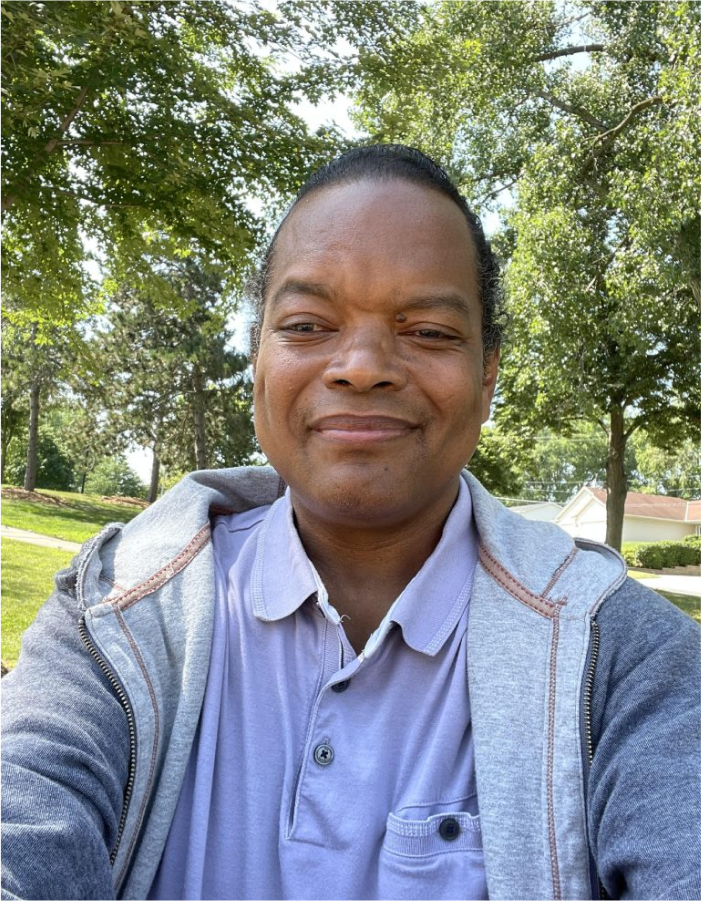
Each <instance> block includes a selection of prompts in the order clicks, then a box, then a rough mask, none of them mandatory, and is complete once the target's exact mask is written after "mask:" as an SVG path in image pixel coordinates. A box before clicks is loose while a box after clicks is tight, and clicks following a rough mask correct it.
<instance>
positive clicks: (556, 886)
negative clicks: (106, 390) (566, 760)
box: [545, 609, 562, 899]
mask: <svg viewBox="0 0 701 901" xmlns="http://www.w3.org/2000/svg"><path fill="white" fill-rule="evenodd" d="M559 613H560V611H559V609H558V610H557V611H556V612H555V615H554V616H553V636H552V644H551V646H550V696H549V698H548V751H547V758H546V759H547V764H546V776H545V778H546V798H547V805H548V839H549V841H550V871H551V873H552V878H553V898H556V899H557V898H561V897H562V887H561V885H560V868H559V865H558V860H557V837H556V835H555V809H554V806H553V766H554V756H555V748H554V745H555V679H556V676H557V646H558V642H559V639H560V618H559Z"/></svg>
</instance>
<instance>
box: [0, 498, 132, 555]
mask: <svg viewBox="0 0 701 901" xmlns="http://www.w3.org/2000/svg"><path fill="white" fill-rule="evenodd" d="M145 506H146V503H145V501H136V500H131V501H130V502H128V503H120V502H116V501H106V500H105V499H103V498H100V497H96V496H93V495H90V494H73V493H72V492H68V491H47V490H45V489H42V490H41V491H25V490H24V489H23V488H7V487H5V488H3V489H2V524H3V525H4V526H14V527H15V528H17V529H28V530H29V531H31V532H40V533H41V534H42V535H51V536H52V537H54V538H64V539H65V540H66V541H78V542H83V541H87V539H88V538H90V537H91V536H92V535H94V534H95V532H99V531H100V529H101V528H102V527H103V526H105V525H107V523H108V522H129V520H130V519H133V518H134V517H135V516H136V515H137V513H140V512H141V510H142V509H143V508H144V507H145Z"/></svg>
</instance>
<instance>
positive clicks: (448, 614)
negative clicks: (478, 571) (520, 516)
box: [391, 478, 478, 657]
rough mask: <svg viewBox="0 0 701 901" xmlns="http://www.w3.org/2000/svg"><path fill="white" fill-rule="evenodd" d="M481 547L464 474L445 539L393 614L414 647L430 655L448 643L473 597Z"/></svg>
mask: <svg viewBox="0 0 701 901" xmlns="http://www.w3.org/2000/svg"><path fill="white" fill-rule="evenodd" d="M477 553H478V538H477V530H476V528H475V524H474V520H473V518H472V499H471V498H470V489H469V488H468V487H467V482H466V481H465V480H464V479H463V478H461V479H460V489H459V491H458V497H457V500H456V501H455V503H454V504H453V509H452V510H451V511H450V515H449V516H448V519H447V520H446V522H445V525H444V526H443V534H442V535H441V539H440V541H439V542H438V544H437V545H436V547H435V550H434V551H433V553H432V554H431V556H430V557H429V558H428V560H427V561H426V562H425V563H424V565H423V566H422V567H421V569H420V570H419V571H418V573H417V574H416V575H415V576H414V578H413V579H412V580H411V582H409V584H408V585H407V587H406V588H405V589H404V591H403V592H402V593H401V594H400V595H399V597H398V598H397V601H396V603H395V606H394V610H393V612H392V614H391V620H392V622H395V623H397V624H398V625H400V626H401V627H402V634H403V636H404V641H406V643H407V644H408V645H409V647H411V648H413V649H414V650H415V651H419V652H420V653H422V654H427V655H428V656H430V657H433V656H435V655H436V654H437V653H438V652H439V651H440V649H441V648H442V647H443V645H444V644H445V642H446V639H447V638H448V636H449V635H450V634H451V633H452V632H453V630H454V629H455V627H456V625H457V624H458V622H459V621H460V618H461V617H462V615H463V613H464V612H465V610H466V608H467V605H468V603H469V601H470V594H471V592H472V579H473V576H474V572H475V567H476V565H477Z"/></svg>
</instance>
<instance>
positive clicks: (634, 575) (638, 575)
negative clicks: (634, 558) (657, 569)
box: [628, 569, 657, 579]
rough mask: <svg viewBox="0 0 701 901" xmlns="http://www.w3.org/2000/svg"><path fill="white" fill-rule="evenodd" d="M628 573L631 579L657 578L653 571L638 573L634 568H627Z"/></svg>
mask: <svg viewBox="0 0 701 901" xmlns="http://www.w3.org/2000/svg"><path fill="white" fill-rule="evenodd" d="M628 575H629V576H630V577H631V579H656V578H657V576H656V575H655V573H640V572H637V571H636V570H634V569H629V570H628Z"/></svg>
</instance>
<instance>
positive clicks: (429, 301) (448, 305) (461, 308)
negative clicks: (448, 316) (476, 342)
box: [400, 291, 472, 316]
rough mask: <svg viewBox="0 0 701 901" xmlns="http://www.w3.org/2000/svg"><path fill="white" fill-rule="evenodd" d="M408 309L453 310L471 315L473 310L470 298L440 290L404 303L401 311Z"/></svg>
mask: <svg viewBox="0 0 701 901" xmlns="http://www.w3.org/2000/svg"><path fill="white" fill-rule="evenodd" d="M407 310H412V311H413V310H453V311H455V312H456V313H461V314H462V315H465V316H469V315H470V313H471V312H472V308H471V304H470V302H469V300H468V299H467V298H466V297H464V296H463V295H462V294H458V293H457V292H452V291H451V292H446V293H445V294H444V293H442V292H438V293H436V294H431V293H425V294H422V295H421V297H417V298H416V300H410V301H409V302H408V303H405V304H402V308H401V310H400V312H402V313H404V312H406V311H407Z"/></svg>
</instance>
